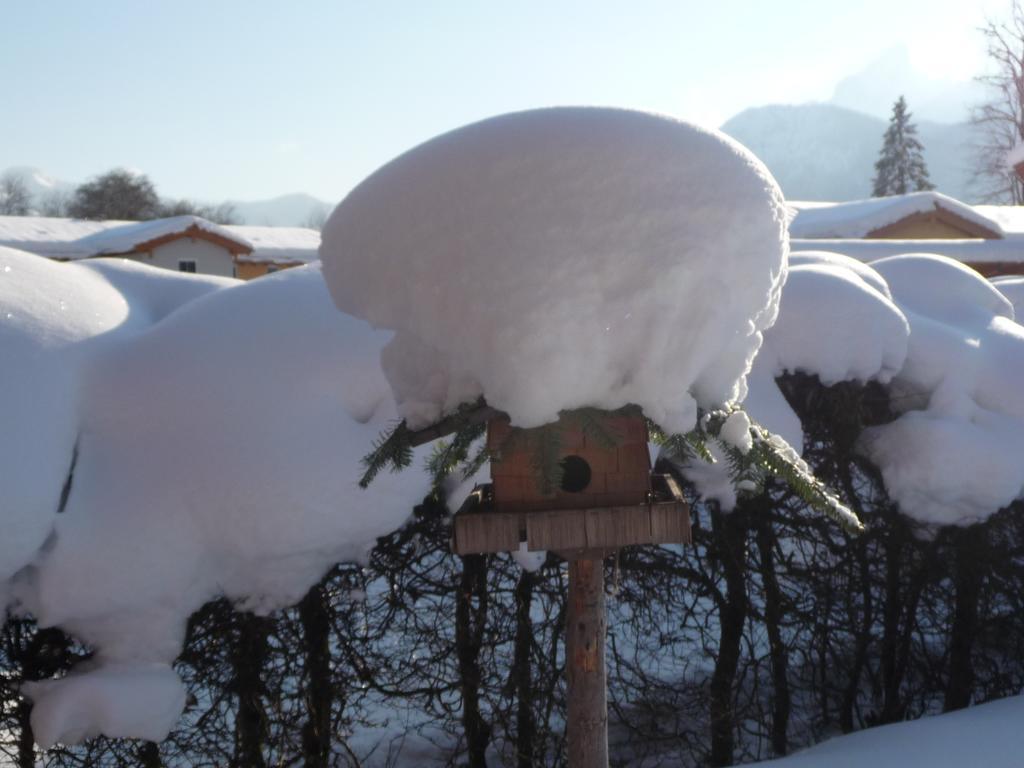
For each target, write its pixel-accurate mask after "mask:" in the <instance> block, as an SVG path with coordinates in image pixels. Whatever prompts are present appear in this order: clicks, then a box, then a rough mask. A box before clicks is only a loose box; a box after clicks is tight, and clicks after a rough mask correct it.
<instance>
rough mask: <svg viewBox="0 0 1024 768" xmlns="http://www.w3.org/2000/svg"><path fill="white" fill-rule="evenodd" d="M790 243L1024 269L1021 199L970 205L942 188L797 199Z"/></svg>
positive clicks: (866, 255) (866, 257) (797, 247)
mask: <svg viewBox="0 0 1024 768" xmlns="http://www.w3.org/2000/svg"><path fill="white" fill-rule="evenodd" d="M789 207H790V209H791V211H792V213H793V219H792V221H791V222H790V226H789V233H790V250H791V251H793V252H799V251H831V252H834V253H842V254H844V255H846V256H851V257H853V258H855V259H859V260H860V261H874V260H875V259H881V258H884V257H886V256H895V255H898V254H904V253H934V254H940V255H943V256H948V257H950V258H953V259H956V260H957V261H960V262H963V263H965V264H967V265H968V266H970V267H973V268H974V269H976V270H977V271H978V272H981V273H982V274H983V275H986V276H990V277H991V276H994V275H1019V274H1024V216H1022V215H1021V209H1020V208H1019V207H1018V206H1005V205H968V204H967V203H963V202H961V201H959V200H956V199H954V198H952V197H949V196H948V195H943V194H941V193H939V192H914V193H911V194H907V195H893V196H891V197H876V198H871V199H869V200H854V201H851V202H842V203H830V202H804V201H790V202H789Z"/></svg>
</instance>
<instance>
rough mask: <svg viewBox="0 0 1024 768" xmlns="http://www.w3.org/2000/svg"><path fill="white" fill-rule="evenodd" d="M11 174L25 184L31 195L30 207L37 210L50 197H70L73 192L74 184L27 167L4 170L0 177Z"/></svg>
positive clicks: (20, 166) (17, 166)
mask: <svg viewBox="0 0 1024 768" xmlns="http://www.w3.org/2000/svg"><path fill="white" fill-rule="evenodd" d="M8 174H12V175H14V176H18V177H20V178H21V179H22V181H24V182H25V186H26V187H28V191H29V193H30V194H31V195H32V205H33V207H34V208H38V207H39V205H40V203H41V202H43V201H44V200H46V199H47V198H48V197H50V196H52V195H70V194H71V193H72V192H74V191H75V186H76V185H75V184H72V183H71V182H69V181H63V180H61V179H57V178H54V177H53V176H50V175H49V174H48V173H45V172H44V171H41V170H39V169H38V168H32V167H31V166H27V165H15V166H11V167H10V168H6V169H4V171H3V172H2V173H0V176H6V175H8Z"/></svg>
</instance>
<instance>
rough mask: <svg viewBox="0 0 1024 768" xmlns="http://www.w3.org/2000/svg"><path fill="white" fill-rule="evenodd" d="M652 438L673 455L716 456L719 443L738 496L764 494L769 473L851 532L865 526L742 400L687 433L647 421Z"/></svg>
mask: <svg viewBox="0 0 1024 768" xmlns="http://www.w3.org/2000/svg"><path fill="white" fill-rule="evenodd" d="M648 430H649V432H650V435H651V439H652V441H654V442H655V443H658V444H659V445H661V446H662V448H663V449H664V450H665V452H666V453H667V455H668V457H669V458H671V459H677V460H679V459H683V460H685V459H694V458H696V459H702V460H704V461H708V462H711V463H714V462H715V458H714V456H713V454H712V453H711V451H710V449H709V448H708V444H709V443H714V444H715V445H716V446H717V447H718V448H719V450H720V453H721V454H723V455H724V456H725V460H726V461H727V462H728V468H729V475H730V477H731V478H732V482H733V486H734V487H735V488H736V490H737V494H738V495H739V496H741V497H742V496H743V495H755V494H757V493H759V492H760V491H761V490H762V489H763V487H764V483H765V481H766V480H767V479H768V478H770V477H775V478H778V479H780V480H782V481H784V482H785V483H786V484H787V485H788V486H789V487H790V488H792V489H793V491H794V493H796V494H797V496H799V497H800V498H801V499H802V500H803V501H804V502H805V503H806V504H807V505H808V506H809V507H811V509H813V510H815V511H816V512H819V513H821V514H823V515H825V516H826V517H828V518H830V519H831V520H833V521H835V522H836V523H838V524H839V526H840V527H841V528H842V529H843V530H844V531H846V532H847V533H850V534H858V533H862V532H863V531H864V524H863V523H861V521H860V519H859V518H858V517H857V515H856V514H854V512H853V510H851V509H850V508H849V507H847V506H846V505H845V504H843V502H842V500H841V499H840V498H839V497H838V496H837V495H836V494H835V493H834V492H833V491H832V490H831V489H829V488H828V486H826V485H825V484H824V483H823V482H821V481H820V480H819V479H818V478H816V477H815V476H814V473H813V472H811V469H810V467H808V466H807V462H805V461H804V460H803V459H802V458H800V455H799V454H798V453H797V452H796V451H795V450H794V449H793V447H792V446H791V445H790V444H789V443H787V442H786V441H785V440H784V439H783V438H782V437H780V436H779V435H773V434H772V433H771V432H769V431H768V430H767V429H765V428H764V427H762V426H761V425H760V424H758V423H757V422H754V421H753V420H751V419H750V417H749V416H748V415H747V413H746V412H745V411H744V410H743V409H742V408H740V407H739V406H738V405H731V406H729V407H727V408H723V409H718V410H714V411H710V412H707V413H705V414H704V415H703V416H702V417H701V418H700V419H698V421H697V427H696V429H694V430H693V431H691V432H688V433H686V434H685V435H665V433H664V431H663V430H662V429H661V428H660V427H658V425H657V424H654V423H653V422H651V421H650V420H648Z"/></svg>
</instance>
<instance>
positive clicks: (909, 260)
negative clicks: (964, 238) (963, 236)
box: [871, 253, 1014, 323]
mask: <svg viewBox="0 0 1024 768" xmlns="http://www.w3.org/2000/svg"><path fill="white" fill-rule="evenodd" d="M871 266H872V268H874V270H875V271H876V272H878V273H879V274H880V275H881V276H882V277H883V278H885V282H886V283H887V284H888V286H889V290H890V292H891V293H892V296H893V298H894V299H895V300H896V303H897V304H899V306H900V307H902V308H904V309H909V310H911V311H913V312H917V313H918V314H921V315H927V316H929V317H934V318H936V319H939V320H943V321H946V322H949V323H959V322H967V323H970V322H974V321H976V320H978V319H981V318H988V317H992V316H993V315H996V316H999V317H1007V318H1009V319H1010V320H1012V319H1013V317H1014V314H1013V305H1012V304H1011V303H1010V301H1009V300H1008V299H1007V298H1006V297H1005V296H1003V295H1002V294H1001V293H1000V292H999V290H998V289H997V288H995V287H994V286H993V285H992V284H991V283H990V282H989V281H988V280H986V279H985V278H984V277H982V276H981V275H980V274H978V273H977V272H975V271H974V270H973V269H971V268H970V267H968V266H966V265H964V264H961V263H960V262H959V261H956V260H955V259H951V258H949V257H948V256H937V255H935V254H930V253H908V254H905V255H902V256H889V257H888V258H885V259H878V260H877V261H873V262H871Z"/></svg>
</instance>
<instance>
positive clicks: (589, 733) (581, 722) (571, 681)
mask: <svg viewBox="0 0 1024 768" xmlns="http://www.w3.org/2000/svg"><path fill="white" fill-rule="evenodd" d="M607 627H608V618H607V614H606V612H605V604H604V562H603V560H600V559H597V560H594V559H583V558H581V559H573V560H570V561H569V609H568V616H567V618H566V627H565V655H566V660H565V665H566V678H567V683H568V699H569V701H568V710H569V712H568V723H567V729H566V730H567V737H568V745H569V766H570V768H607V766H608V701H607V693H606V689H607V683H606V680H605V666H604V642H605V633H606V631H607Z"/></svg>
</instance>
